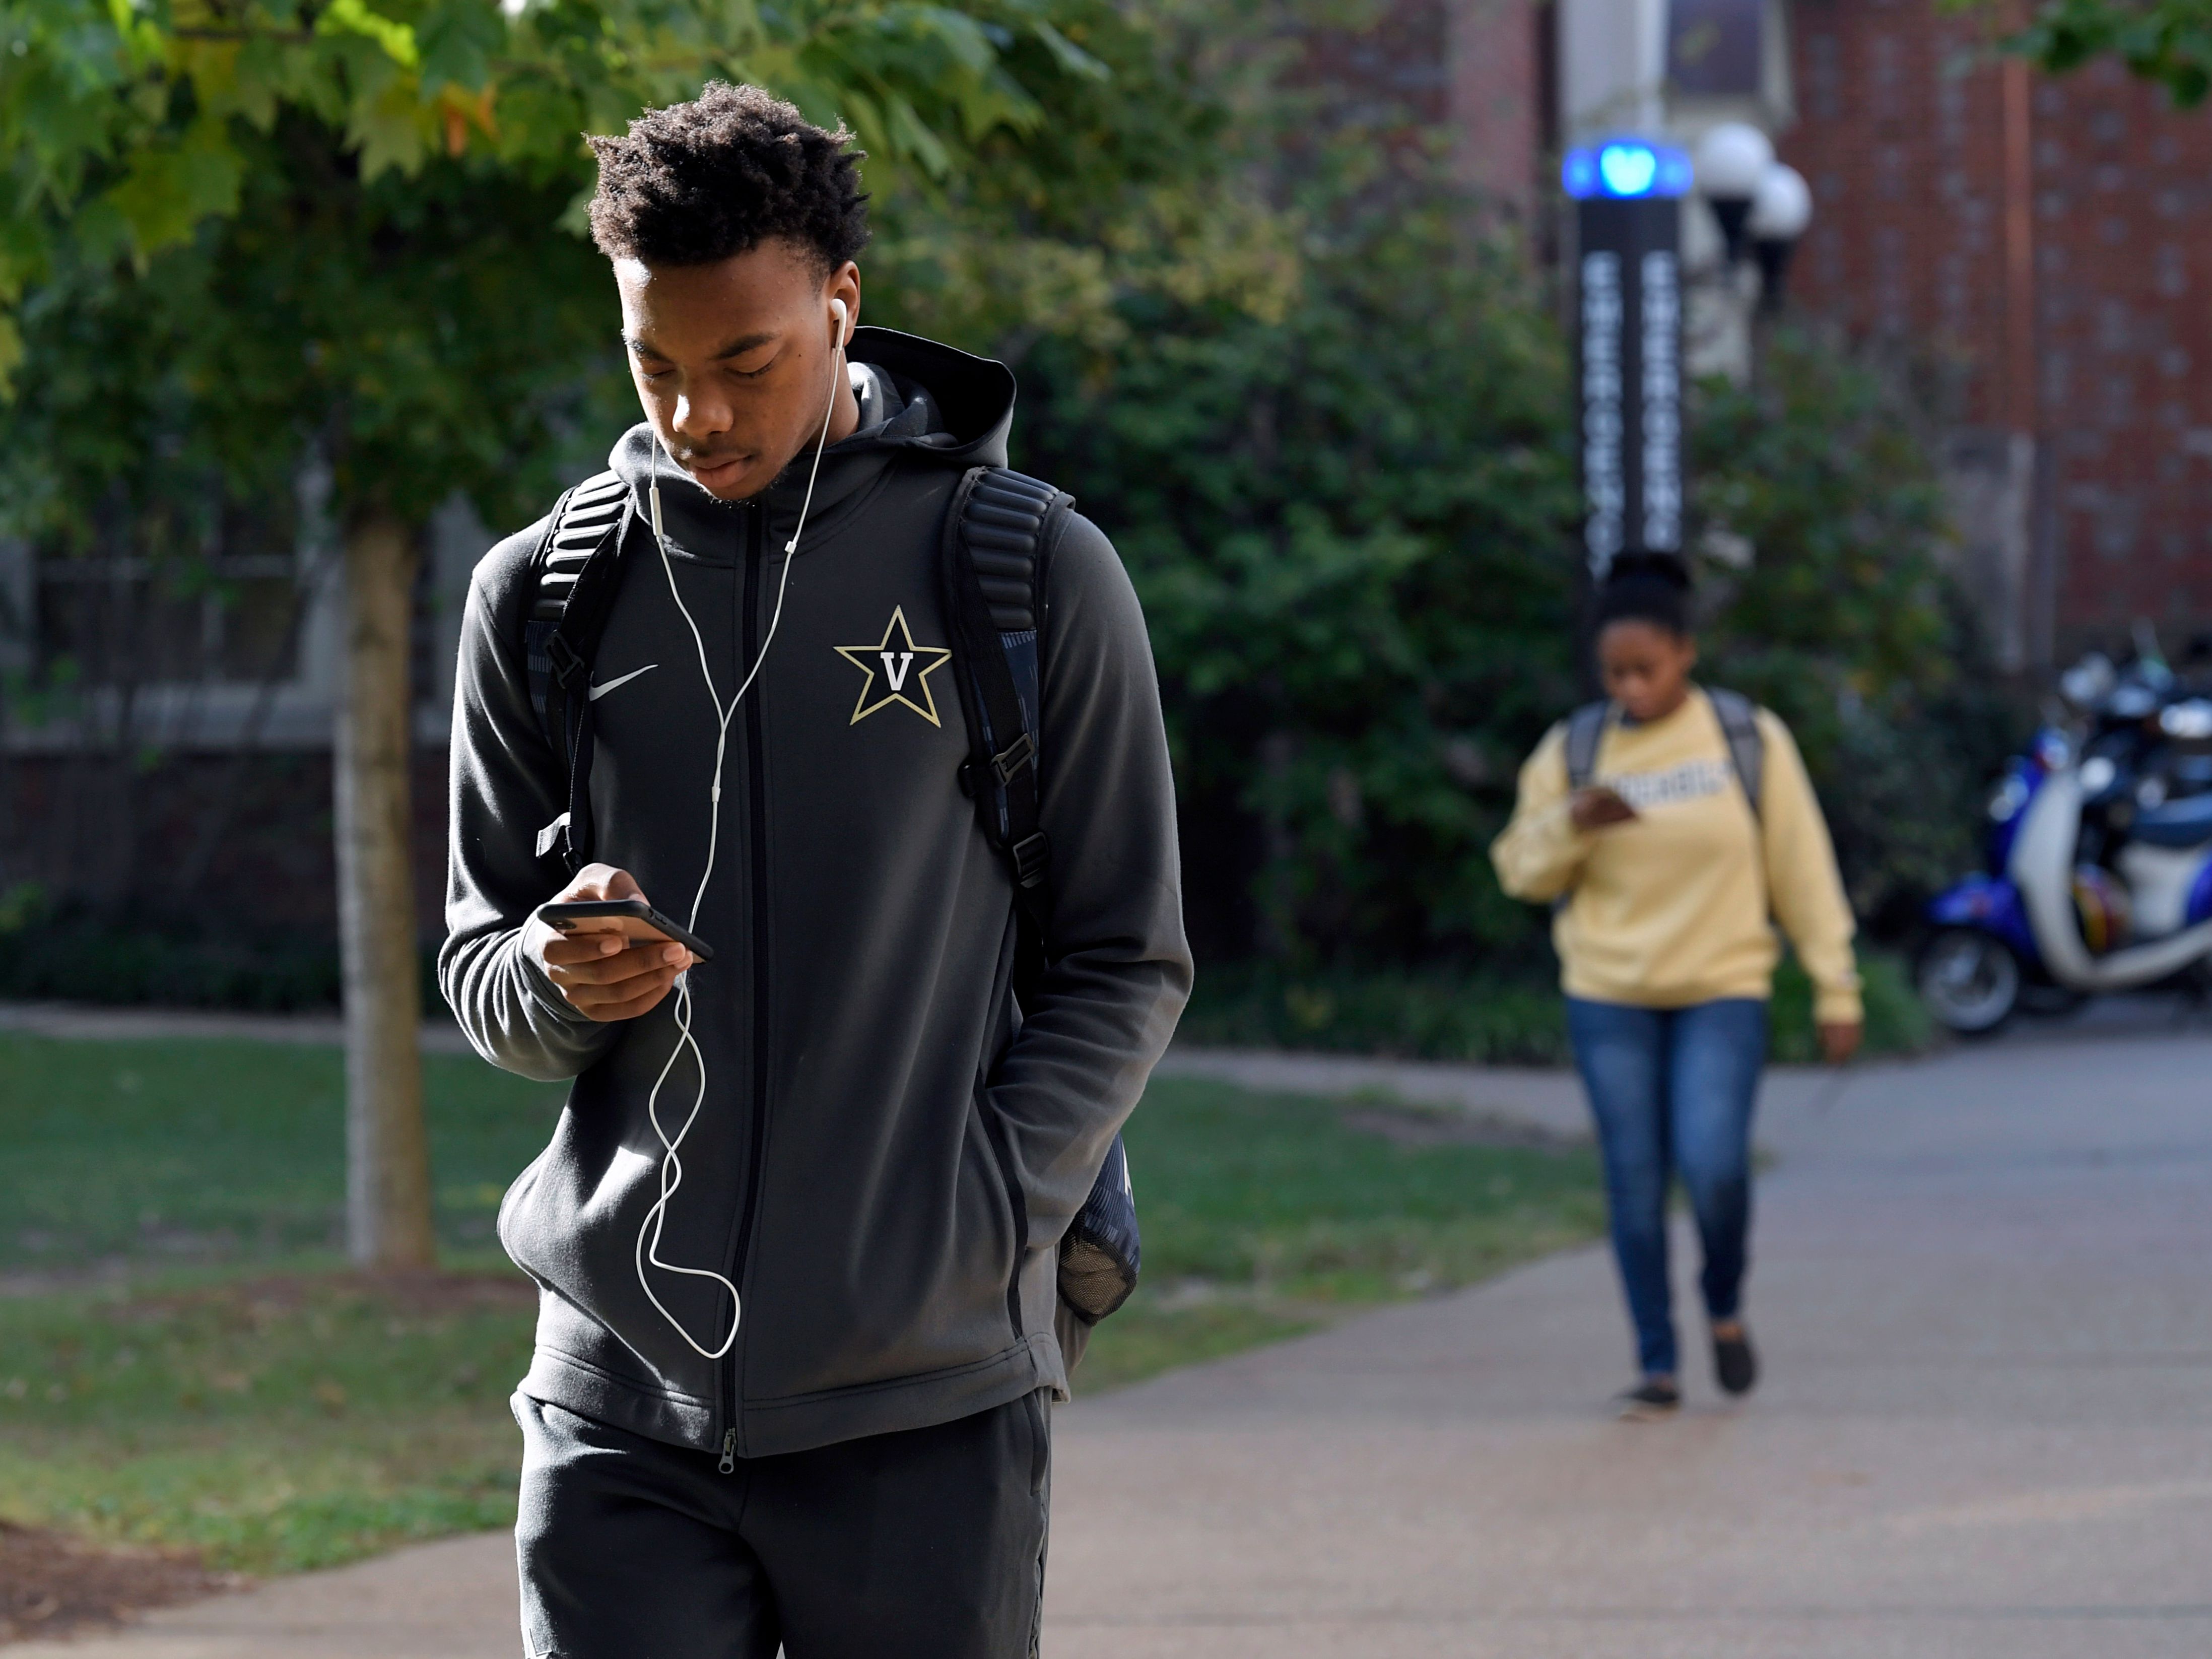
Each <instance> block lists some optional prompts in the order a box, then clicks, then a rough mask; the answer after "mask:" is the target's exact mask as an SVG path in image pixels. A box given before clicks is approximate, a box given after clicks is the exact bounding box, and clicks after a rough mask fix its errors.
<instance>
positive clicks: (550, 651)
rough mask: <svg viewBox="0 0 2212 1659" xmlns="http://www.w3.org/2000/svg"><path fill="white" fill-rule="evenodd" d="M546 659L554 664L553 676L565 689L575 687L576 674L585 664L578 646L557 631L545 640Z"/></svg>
mask: <svg viewBox="0 0 2212 1659" xmlns="http://www.w3.org/2000/svg"><path fill="white" fill-rule="evenodd" d="M545 656H546V659H547V660H548V661H550V663H551V664H552V665H553V678H555V679H556V680H558V681H559V682H560V683H561V689H562V690H563V691H567V690H571V689H573V688H574V684H575V681H576V676H577V674H578V672H579V671H581V670H582V669H583V668H584V666H585V663H584V659H583V657H582V655H581V654H580V653H579V652H578V651H577V649H576V647H574V646H573V645H571V644H569V643H568V641H567V640H566V639H564V638H562V636H561V635H560V634H559V633H558V632H557V631H556V633H555V634H554V635H553V637H552V638H551V639H550V640H548V641H545Z"/></svg>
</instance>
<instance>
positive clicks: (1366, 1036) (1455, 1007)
mask: <svg viewBox="0 0 2212 1659" xmlns="http://www.w3.org/2000/svg"><path fill="white" fill-rule="evenodd" d="M1859 969H1860V975H1861V977H1862V978H1863V980H1864V981H1865V993H1864V994H1865V998H1866V1012H1867V1024H1866V1037H1865V1043H1866V1049H1867V1052H1868V1053H1869V1054H1921V1053H1923V1052H1925V1051H1926V1050H1927V1048H1928V1047H1929V1044H1930V1042H1932V1041H1933V1037H1934V1033H1933V1029H1932V1028H1931V1027H1930V1025H1929V1020H1928V1013H1927V1011H1926V1010H1925V1009H1924V1008H1923V1007H1922V1006H1921V1004H1920V999H1919V996H1918V995H1917V994H1916V993H1915V991H1914V990H1913V988H1912V978H1911V973H1910V971H1909V970H1908V969H1907V968H1906V966H1905V963H1903V962H1902V961H1901V960H1900V959H1899V958H1898V957H1895V956H1893V955H1891V954H1890V953H1888V952H1887V951H1881V950H1870V951H1863V952H1862V953H1861V957H1860V962H1859ZM1772 1029H1773V1039H1772V1040H1773V1049H1772V1053H1773V1058H1774V1059H1776V1060H1780V1061H1783V1062H1784V1063H1788V1064H1797V1065H1803V1064H1809V1063H1811V1062H1812V1061H1814V1060H1818V1059H1819V1058H1820V1049H1819V1042H1818V1039H1817V1037H1816V1036H1815V1035H1814V1028H1813V987H1812V983H1811V981H1808V979H1807V978H1806V977H1805V972H1804V969H1802V968H1800V967H1798V965H1797V964H1796V962H1794V961H1787V960H1785V961H1784V963H1783V964H1782V966H1781V968H1780V969H1779V970H1778V972H1777V973H1776V974H1775V976H1774V1002H1773V1028H1772ZM1178 1035H1179V1036H1181V1037H1182V1040H1183V1041H1185V1042H1204V1043H1220V1044H1224V1045H1227V1046H1231V1047H1236V1048H1307V1049H1315V1050H1320V1051H1324V1052H1346V1051H1348V1052H1351V1053H1355V1054H1392V1055H1403V1056H1405V1057H1407V1058H1409V1059H1417V1060H1464V1061H1468V1062H1469V1063H1471V1064H1475V1065H1486V1066H1564V1065H1566V1064H1567V1063H1568V1062H1569V1060H1571V1054H1570V1052H1569V1050H1568V1047H1567V1022H1566V1006H1565V1001H1564V1000H1563V999H1562V998H1561V996H1560V994H1559V991H1558V990H1557V989H1556V988H1555V987H1552V986H1549V985H1546V984H1542V983H1540V982H1537V981H1534V980H1533V979H1532V978H1528V977H1511V978H1501V977H1499V976H1498V975H1494V974H1484V973H1480V972H1475V973H1470V974H1454V973H1452V972H1449V971H1447V970H1443V969H1426V970H1419V971H1405V970H1399V971H1377V972H1370V973H1361V972H1357V971H1345V970H1334V971H1331V970H1322V971H1319V972H1316V973H1312V974H1303V975H1301V974H1292V973H1289V972H1286V971H1285V970H1283V969H1280V968H1278V967H1276V966H1273V965H1272V964H1256V965H1255V964H1252V963H1237V964H1231V965H1228V966H1225V967H1220V968H1213V969H1208V970H1206V972H1203V973H1201V974H1200V975H1199V978H1198V987H1197V990H1196V992H1195V993H1194V995H1193V997H1192V999H1191V1004H1190V1007H1189V1008H1188V1011H1186V1012H1185V1013H1184V1015H1183V1018H1182V1025H1181V1026H1180V1027H1179V1028H1178Z"/></svg>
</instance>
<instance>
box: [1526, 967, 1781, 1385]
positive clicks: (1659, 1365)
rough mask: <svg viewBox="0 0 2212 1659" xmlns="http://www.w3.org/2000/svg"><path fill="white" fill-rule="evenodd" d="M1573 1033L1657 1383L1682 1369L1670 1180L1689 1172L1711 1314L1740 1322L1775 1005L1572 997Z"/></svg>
mask: <svg viewBox="0 0 2212 1659" xmlns="http://www.w3.org/2000/svg"><path fill="white" fill-rule="evenodd" d="M1567 1035H1568V1037H1569V1038H1570V1040H1571V1042H1573V1044H1574V1050H1575V1065H1576V1066H1577V1069H1578V1070H1580V1071H1581V1073H1582V1075H1583V1087H1584V1088H1585V1089H1587V1090H1588V1091H1589V1102H1590V1115H1592V1116H1593V1117H1595V1119H1596V1120H1597V1138H1598V1146H1599V1148H1600V1150H1601V1152H1602V1153H1603V1155H1604V1158H1605V1190H1606V1200H1607V1205H1608V1206H1609V1208H1610V1209H1611V1211H1612V1217H1613V1258H1614V1260H1615V1261H1616V1262H1617V1263H1618V1264H1619V1266H1620V1283H1621V1288H1622V1289H1623V1290H1624V1291H1626V1292H1627V1295H1628V1313H1629V1317H1630V1319H1631V1320H1632V1321H1633V1322H1634V1323H1635V1326H1636V1353H1637V1359H1638V1363H1639V1364H1641V1365H1642V1366H1643V1368H1644V1371H1645V1372H1646V1373H1647V1374H1651V1373H1656V1372H1672V1371H1674V1370H1675V1351H1674V1305H1673V1296H1672V1292H1671V1289H1670V1286H1669V1284H1668V1277H1667V1183H1668V1176H1669V1175H1670V1174H1671V1173H1672V1172H1673V1171H1674V1170H1680V1172H1681V1176H1682V1185H1683V1186H1684V1187H1685V1188H1687V1189H1688V1191H1689V1194H1690V1208H1691V1210H1692V1212H1694V1213H1695V1214H1696V1216H1697V1218H1698V1237H1699V1240H1700V1241H1701V1242H1702V1243H1703V1244H1704V1246H1705V1273H1704V1275H1703V1276H1702V1277H1701V1278H1700V1279H1699V1288H1700V1289H1701V1290H1702V1291H1704V1292H1705V1313H1706V1315H1707V1316H1708V1317H1709V1318H1711V1319H1715V1320H1723V1319H1733V1318H1735V1316H1736V1309H1737V1306H1738V1304H1739V1300H1740V1298H1741V1294H1742V1291H1743V1275H1744V1268H1745V1266H1746V1261H1747V1255H1746V1249H1745V1245H1746V1241H1747V1236H1748V1235H1749V1233H1750V1231H1751V1113H1752V1107H1753V1103H1755V1102H1756V1101H1757V1099H1758V1097H1759V1070H1760V1068H1761V1067H1762V1066H1765V1063H1766V1005H1765V1003H1764V1002H1759V1001H1754V1000H1752V999H1751V998H1748V997H1725V998H1722V999H1720V1000H1716V1001H1712V1002H1701V1003H1699V1004H1697V1005H1695V1006H1692V1007H1688V1008H1632V1007H1629V1006H1626V1005H1624V1004H1621V1003H1617V1002H1586V1001H1584V1000H1582V999H1581V998H1579V997H1569V998H1568V999H1567Z"/></svg>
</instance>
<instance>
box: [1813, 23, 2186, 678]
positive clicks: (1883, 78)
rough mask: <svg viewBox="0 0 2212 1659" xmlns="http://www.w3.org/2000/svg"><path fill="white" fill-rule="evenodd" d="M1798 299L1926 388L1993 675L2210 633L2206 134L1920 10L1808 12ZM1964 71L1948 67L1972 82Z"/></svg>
mask: <svg viewBox="0 0 2212 1659" xmlns="http://www.w3.org/2000/svg"><path fill="white" fill-rule="evenodd" d="M1793 22H1794V28H1793V34H1794V41H1793V52H1794V59H1795V78H1796V89H1797V97H1798V116H1799V119H1798V121H1797V123H1796V125H1795V126H1794V127H1792V128H1791V129H1790V131H1787V132H1785V133H1784V135H1783V136H1782V139H1781V143H1780V149H1781V153H1782V155H1783V156H1784V159H1785V160H1787V161H1790V162H1791V163H1792V164H1794V165H1795V166H1796V167H1798V168H1799V169H1800V170H1801V171H1802V172H1803V173H1804V174H1805V175H1806V178H1807V179H1808V181H1809V182H1810V183H1811V185H1812V187H1813V192H1814V202H1815V204H1816V208H1815V217H1814V223H1813V226H1812V228H1811V229H1810V230H1809V231H1808V234H1807V235H1806V238H1805V240H1804V243H1803V245H1802V248H1801V249H1800V252H1799V256H1798V265H1797V270H1796V272H1795V273H1794V276H1793V295H1794V296H1795V298H1796V302H1797V303H1798V304H1799V305H1800V306H1801V307H1802V308H1803V309H1804V310H1806V311H1808V312H1810V313H1814V314H1817V315H1820V316H1823V317H1827V318H1832V319H1835V320H1837V321H1838V322H1839V323H1841V324H1842V325H1844V326H1845V327H1846V328H1847V329H1848V330H1849V331H1850V332H1851V333H1852V334H1853V335H1855V336H1857V337H1862V338H1869V339H1873V340H1875V341H1880V342H1884V343H1888V344H1890V345H1892V346H1893V347H1894V348H1896V349H1898V350H1899V352H1900V353H1901V354H1905V355H1909V356H1916V357H1917V358H1919V359H1920V360H1921V361H1922V362H1923V363H1927V364H1930V365H1932V366H1933V367H1934V368H1936V370H1937V378H1938V379H1939V380H1941V381H1942V383H1944V384H1945V385H1946V386H1947V388H1948V395H1947V397H1946V399H1945V402H1946V404H1947V407H1946V410H1945V412H1946V414H1947V415H1948V417H1949V419H1950V422H1951V436H1950V439H1949V444H1948V453H1947V457H1946V460H1947V466H1948V472H1949V475H1950V478H1951V482H1952V485H1953V489H1954V501H1955V503H1956V506H1957V508H1958V516H1959V519H1960V526H1961V530H1962V532H1963V536H1964V541H1965V546H1964V548H1963V550H1962V554H1961V557H1962V559H1963V561H1964V562H1965V566H1966V569H1965V574H1966V578H1967V580H1968V582H1969V585H1970V586H1971V587H1972V589H1973V590H1974V591H1975V592H1977V593H1978V594H1979V595H1980V596H1981V597H1982V599H1983V600H1984V607H1985V610H1986V611H1987V612H1988V615H1989V617H1990V623H1991V632H1992V635H1993V637H1994V638H1995V639H1996V642H1997V644H1998V645H1999V647H2000V651H2001V654H2002V655H2003V656H2004V657H2005V659H2007V663H2008V666H2012V667H2015V668H2018V669H2022V670H2027V671H2034V670H2037V669H2039V668H2042V667H2045V666H2047V665H2049V663H2050V662H2051V660H2052V659H2053V658H2054V657H2056V658H2058V659H2064V658H2065V657H2067V656H2069V655H2070V654H2071V653H2073V652H2075V651H2076V650H2078V649H2080V648H2083V647H2087V646H2089V645H2099V646H2102V647H2106V648H2112V647H2115V646H2117V645H2119V644H2120V643H2122V642H2123V641H2124V639H2125V637H2126V635H2127V632H2128V629H2129V626H2130V623H2131V622H2132V621H2133V620H2134V619H2135V618H2136V617H2148V618H2149V619H2150V620H2152V621H2153V622H2154V623H2155V624H2156V625H2157V626H2158V629H2159V630H2160V636H2161V639H2162V641H2164V643H2165V644H2166V648H2167V649H2168V651H2169V652H2170V653H2171V652H2174V651H2176V650H2178V649H2179V648H2180V647H2182V646H2183V645H2184V644H2185V642H2186V641H2187V640H2188V639H2189V638H2190V637H2191V636H2192V635H2196V634H2197V633H2198V632H2200V631H2202V630H2204V629H2207V628H2212V386H2208V384H2207V382H2206V380H2205V377H2204V376H2203V374H2201V373H2199V372H2198V368H2199V366H2204V365H2212V307H2208V305H2207V297H2208V286H2207V285H2208V283H2212V217H2208V216H2207V211H2206V210H2207V208H2208V206H2212V177H2208V174H2207V173H2206V169H2205V166H2204V159H2205V156H2206V155H2207V151H2208V140H2212V125H2208V121H2212V117H2208V116H2207V115H2206V114H2205V113H2203V112H2194V113H2178V112H2173V111H2172V110H2170V109H2168V108H2166V106H2165V105H2164V100H2163V98H2162V96H2161V94H2159V93H2157V92H2156V91H2154V89H2152V88H2147V87H2144V86H2142V85H2141V84H2139V83H2137V82H2135V81H2134V80H2132V79H2131V78H2130V76H2127V75H2126V74H2125V72H2124V70H2121V69H2120V68H2118V66H2117V65H2114V64H2100V65H2098V66H2095V67H2093V68H2091V69H2087V70H2083V71H2081V72H2079V73H2076V74H2075V75H2073V76H2067V77H2063V78H2059V79H2051V78H2047V77H2044V76H2040V75H2036V74H2033V73H2032V72H2031V71H2030V70H2028V69H2027V67H2026V66H2024V65H2021V64H1998V63H1995V62H1991V61H1990V60H1989V59H1988V58H1986V56H1983V57H1979V58H1977V57H1976V56H1975V47H1976V46H1977V43H1978V33H1977V32H1978V28H1979V27H1980V25H1979V24H1978V22H1977V21H1975V20H1972V19H1970V18H1968V19H1962V18H1960V17H1957V16H1954V15H1946V14H1942V13H1939V12H1938V11H1937V10H1936V8H1935V7H1934V5H1933V4H1932V3H1931V0H1800V3H1799V4H1798V5H1797V6H1796V9H1795V12H1794V15H1793ZM1969 64H1971V65H1972V66H1971V67H1966V68H1965V69H1964V72H1962V66H1964V65H1969Z"/></svg>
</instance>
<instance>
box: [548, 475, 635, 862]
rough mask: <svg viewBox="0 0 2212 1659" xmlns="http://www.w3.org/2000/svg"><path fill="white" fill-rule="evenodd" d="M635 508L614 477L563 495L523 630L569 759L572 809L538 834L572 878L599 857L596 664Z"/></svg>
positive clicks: (557, 746) (563, 756) (551, 722)
mask: <svg viewBox="0 0 2212 1659" xmlns="http://www.w3.org/2000/svg"><path fill="white" fill-rule="evenodd" d="M630 511H631V500H630V489H629V485H628V484H627V483H623V480H622V479H620V478H618V477H616V476H615V475H614V474H613V473H611V472H602V473H599V474H598V475H596V476H595V477H590V478H586V480H585V481H584V482H583V483H580V484H578V485H577V486H576V487H575V488H574V489H572V490H570V491H569V492H568V494H567V495H563V496H562V498H561V501H560V504H559V506H557V507H556V508H555V509H554V515H553V527H552V529H551V531H550V533H549V534H548V535H547V537H546V538H545V541H544V544H542V547H541V550H540V554H539V557H538V592H537V594H536V597H535V598H534V599H532V603H531V607H530V617H529V620H528V621H527V622H526V623H525V625H524V636H525V645H526V653H527V656H528V659H529V671H530V700H531V702H532V705H533V706H534V707H535V708H537V710H538V719H539V720H540V721H541V722H542V723H543V725H544V732H545V741H546V743H547V744H548V745H549V746H550V748H551V749H552V750H553V753H554V754H555V756H556V757H558V759H559V761H560V764H561V775H562V785H563V787H562V796H563V798H564V804H565V807H566V810H565V811H562V814H561V816H560V817H557V818H556V819H554V820H553V822H552V823H549V824H547V825H546V826H545V827H544V829H541V830H540V831H539V832H538V856H539V857H540V858H544V857H546V856H547V855H549V854H551V853H553V852H555V851H556V850H557V851H558V852H559V853H560V854H561V860H562V863H563V864H564V865H566V866H568V872H569V873H570V874H571V875H574V873H575V872H577V871H578V870H580V869H581V868H583V866H585V865H586V864H588V863H590V862H591V859H592V846H591V842H592V815H591V805H590V788H591V777H592V699H591V678H592V659H593V658H594V657H596V656H597V654H598V653H599V638H600V636H601V635H603V634H605V632H606V627H607V617H608V614H609V613H610V612H611V611H612V610H613V609H614V597H615V590H616V587H617V584H618V582H619V581H620V579H621V574H622V572H621V564H620V561H621V558H622V547H623V538H624V535H625V533H626V532H627V529H628V526H629V514H630Z"/></svg>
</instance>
